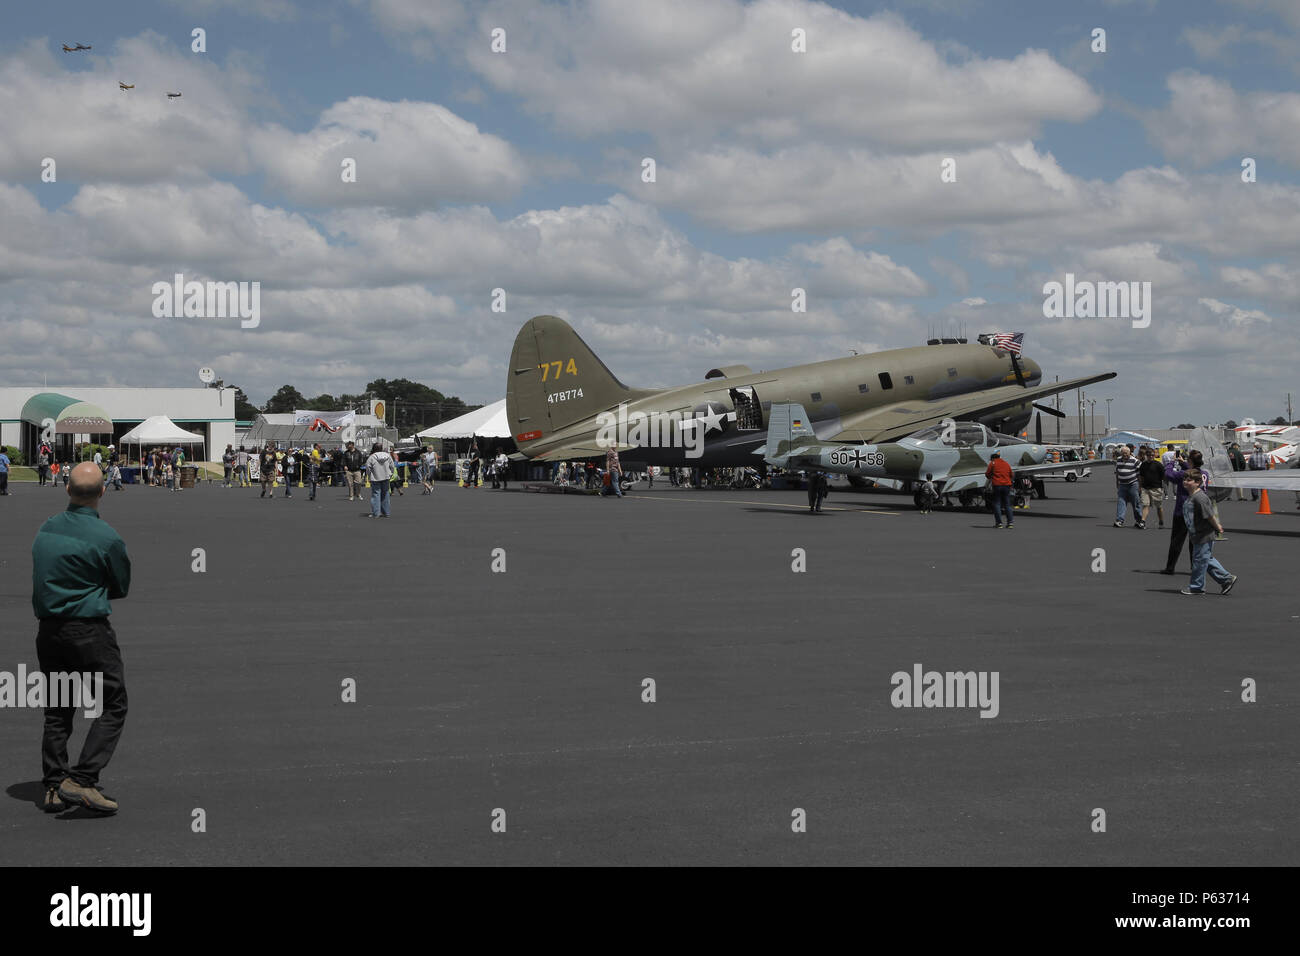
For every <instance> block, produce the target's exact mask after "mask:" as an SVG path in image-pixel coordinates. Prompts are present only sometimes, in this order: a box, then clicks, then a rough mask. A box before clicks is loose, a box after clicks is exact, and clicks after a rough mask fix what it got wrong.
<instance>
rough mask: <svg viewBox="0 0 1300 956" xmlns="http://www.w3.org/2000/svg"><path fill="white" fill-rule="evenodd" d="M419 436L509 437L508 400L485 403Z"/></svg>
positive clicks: (418, 436) (428, 429)
mask: <svg viewBox="0 0 1300 956" xmlns="http://www.w3.org/2000/svg"><path fill="white" fill-rule="evenodd" d="M416 437H417V438H509V437H511V435H510V424H509V422H507V421H506V400H505V399H504V398H503V399H501V401H499V402H493V403H492V404H491V405H484V406H483V407H482V408H476V409H474V411H472V412H469V413H467V414H465V415H461V416H460V417H459V418H453V419H452V420H451V421H447V422H443V423H442V424H441V425H434V426H433V427H432V428H426V429H425V430H424V431H422V432H419V433H418V434H417V436H416Z"/></svg>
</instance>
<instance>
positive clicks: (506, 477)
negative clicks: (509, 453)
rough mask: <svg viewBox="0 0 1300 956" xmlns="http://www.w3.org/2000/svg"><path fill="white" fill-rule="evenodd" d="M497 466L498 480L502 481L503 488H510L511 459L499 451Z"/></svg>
mask: <svg viewBox="0 0 1300 956" xmlns="http://www.w3.org/2000/svg"><path fill="white" fill-rule="evenodd" d="M496 466H497V478H498V479H500V481H501V487H502V488H509V487H510V484H509V481H510V459H509V458H508V457H506V453H505V452H503V451H501V450H500V449H497V460H496Z"/></svg>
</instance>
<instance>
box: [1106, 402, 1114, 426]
mask: <svg viewBox="0 0 1300 956" xmlns="http://www.w3.org/2000/svg"><path fill="white" fill-rule="evenodd" d="M1113 401H1115V399H1113V398H1108V399H1106V434H1108V435H1109V434H1110V403H1111V402H1113Z"/></svg>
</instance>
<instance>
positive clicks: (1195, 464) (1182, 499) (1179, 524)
mask: <svg viewBox="0 0 1300 956" xmlns="http://www.w3.org/2000/svg"><path fill="white" fill-rule="evenodd" d="M1188 460H1189V461H1190V463H1191V464H1190V465H1189V466H1188V467H1186V468H1184V467H1183V462H1182V459H1180V458H1174V459H1173V460H1172V461H1171V462H1169V463H1168V464H1167V465H1165V477H1166V478H1167V479H1169V480H1170V481H1172V482H1174V483H1175V484H1176V485H1177V486H1178V494H1177V495H1176V496H1175V497H1174V516H1173V518H1172V519H1171V520H1170V522H1169V528H1170V531H1169V557H1168V558H1167V559H1166V560H1165V566H1164V569H1163V570H1162V571H1161V572H1160V573H1161V574H1174V573H1175V572H1176V571H1177V570H1178V554H1179V552H1181V551H1182V549H1183V542H1184V541H1187V532H1188V527H1187V524H1186V522H1185V521H1184V519H1183V505H1184V504H1185V503H1186V502H1187V494H1188V492H1187V484H1186V483H1185V482H1184V481H1183V477H1184V476H1185V475H1186V474H1187V472H1188V471H1189V470H1191V469H1192V468H1196V469H1197V470H1198V471H1199V472H1200V475H1201V483H1202V484H1204V483H1205V477H1206V475H1205V472H1204V471H1202V470H1201V465H1203V464H1204V463H1205V459H1204V456H1202V455H1201V453H1200V452H1199V451H1193V452H1192V453H1191V455H1189V456H1188ZM1187 551H1188V555H1189V557H1190V556H1193V550H1192V545H1191V542H1188V544H1187Z"/></svg>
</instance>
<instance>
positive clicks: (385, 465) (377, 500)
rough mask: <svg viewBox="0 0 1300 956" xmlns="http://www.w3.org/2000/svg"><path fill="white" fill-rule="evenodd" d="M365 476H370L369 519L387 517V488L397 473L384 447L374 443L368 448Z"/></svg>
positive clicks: (394, 464) (395, 465)
mask: <svg viewBox="0 0 1300 956" xmlns="http://www.w3.org/2000/svg"><path fill="white" fill-rule="evenodd" d="M365 469H366V474H367V475H369V476H370V517H372V518H381V517H382V518H387V517H388V487H389V482H391V481H392V480H393V475H394V474H395V473H396V471H397V464H396V463H395V462H394V461H393V456H392V455H390V454H389V453H388V452H386V451H384V446H383V445H381V444H379V442H375V443H374V444H373V445H371V446H370V457H369V458H367V459H366V465H365Z"/></svg>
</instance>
